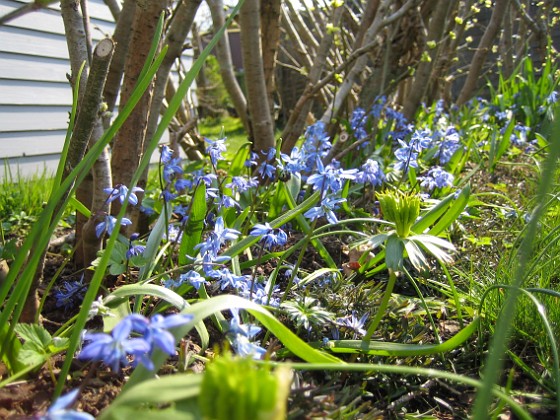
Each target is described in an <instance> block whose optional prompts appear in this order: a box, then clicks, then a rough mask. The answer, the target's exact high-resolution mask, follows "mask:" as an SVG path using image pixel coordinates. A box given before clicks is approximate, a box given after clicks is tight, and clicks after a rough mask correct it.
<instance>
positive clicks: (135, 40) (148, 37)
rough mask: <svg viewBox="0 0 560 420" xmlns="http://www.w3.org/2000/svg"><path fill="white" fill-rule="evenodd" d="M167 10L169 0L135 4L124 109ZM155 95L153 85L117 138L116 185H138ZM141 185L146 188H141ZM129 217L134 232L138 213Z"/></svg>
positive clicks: (132, 211) (122, 100)
mask: <svg viewBox="0 0 560 420" xmlns="http://www.w3.org/2000/svg"><path fill="white" fill-rule="evenodd" d="M165 7H167V1H166V0H150V1H146V2H144V1H142V2H138V3H137V5H136V12H135V14H134V20H133V22H132V28H131V33H132V37H131V39H130V44H129V46H128V54H127V56H126V60H125V67H124V68H125V73H124V80H123V86H122V91H121V97H120V105H121V106H124V104H126V103H127V102H128V100H129V97H130V94H131V93H132V91H133V89H134V87H135V86H136V83H137V82H138V77H139V76H140V72H141V71H142V68H143V66H144V63H145V62H146V59H147V57H148V52H149V50H150V46H151V44H152V40H153V37H154V34H155V30H156V26H157V22H158V19H159V16H160V15H161V12H162V11H163V10H164V9H165ZM121 15H122V13H121ZM152 94H153V83H152V86H151V87H149V88H148V89H147V90H146V92H145V93H144V95H143V96H142V98H141V99H140V101H139V102H138V104H137V105H136V107H135V108H134V110H133V111H132V113H131V114H130V116H129V117H128V118H127V120H126V121H125V122H124V123H123V125H122V127H121V129H120V130H119V132H118V133H117V135H116V137H115V140H114V143H113V153H112V158H111V172H112V174H113V186H116V185H126V186H129V187H130V188H132V187H135V185H130V183H131V181H132V177H133V175H134V172H136V169H137V168H138V165H139V163H140V160H141V158H142V153H143V151H144V141H145V135H146V129H147V126H148V116H149V113H150V105H151V102H152ZM139 186H140V187H143V186H142V185H139ZM114 204H115V205H113V206H112V213H113V214H115V215H116V214H118V212H119V211H120V203H118V202H116V201H115V202H114ZM128 217H129V218H130V219H131V220H132V222H133V224H132V226H131V229H132V230H133V231H134V229H135V228H136V221H137V219H138V210H137V209H136V208H130V209H129V211H128Z"/></svg>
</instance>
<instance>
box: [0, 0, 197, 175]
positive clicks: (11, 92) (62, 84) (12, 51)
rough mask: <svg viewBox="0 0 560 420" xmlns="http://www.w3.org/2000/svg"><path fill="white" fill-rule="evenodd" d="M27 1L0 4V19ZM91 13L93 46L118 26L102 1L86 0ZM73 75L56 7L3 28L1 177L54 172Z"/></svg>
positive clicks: (1, 1) (0, 61)
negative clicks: (68, 79) (71, 76)
mask: <svg viewBox="0 0 560 420" xmlns="http://www.w3.org/2000/svg"><path fill="white" fill-rule="evenodd" d="M26 2H27V1H23V0H0V16H3V15H5V14H6V13H8V12H10V11H12V10H14V9H16V8H18V7H20V6H21V5H23V4H25V3H26ZM88 9H89V14H90V18H91V23H92V28H93V30H92V36H93V40H94V44H95V41H98V40H100V39H102V38H103V37H104V36H105V35H106V34H107V35H110V34H111V33H112V32H113V28H114V22H113V19H112V16H111V13H110V11H109V9H108V7H107V6H106V5H105V3H104V2H103V0H88ZM185 58H186V59H189V57H187V56H184V57H183V59H185ZM69 72H70V63H69V60H68V49H67V45H66V39H65V37H64V24H63V22H62V17H61V16H60V10H59V5H58V4H55V5H53V6H52V7H51V8H49V9H42V10H37V11H34V12H31V13H28V14H27V15H25V16H22V17H20V18H17V19H14V20H12V21H10V22H9V23H8V24H7V25H4V26H0V165H3V167H0V179H1V178H4V177H5V176H6V175H7V174H12V176H15V175H16V174H18V173H19V174H20V175H22V176H30V175H32V174H35V173H43V171H44V169H45V168H46V170H47V172H50V173H54V171H55V170H56V167H57V165H58V158H59V154H60V152H61V150H62V146H63V143H64V138H65V135H66V128H67V122H68V117H69V111H70V109H71V105H72V90H71V87H70V85H69V83H68V81H67V79H66V74H67V73H69ZM165 140H166V139H163V141H165Z"/></svg>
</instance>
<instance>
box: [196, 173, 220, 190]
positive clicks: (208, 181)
mask: <svg viewBox="0 0 560 420" xmlns="http://www.w3.org/2000/svg"><path fill="white" fill-rule="evenodd" d="M217 180H218V177H217V176H216V174H212V173H210V174H205V173H204V172H202V171H198V172H197V173H196V174H195V181H194V183H195V184H198V183H199V182H200V181H202V182H204V185H206V186H207V187H211V186H212V184H213V183H214V181H217Z"/></svg>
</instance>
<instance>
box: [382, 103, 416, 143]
mask: <svg viewBox="0 0 560 420" xmlns="http://www.w3.org/2000/svg"><path fill="white" fill-rule="evenodd" d="M385 115H386V117H387V120H393V121H394V124H395V127H394V129H393V130H392V131H391V132H390V133H389V134H390V135H391V136H392V137H393V138H403V137H405V136H407V135H408V134H410V132H411V131H412V125H410V124H409V123H408V120H407V119H406V118H405V116H404V115H403V114H402V113H401V112H399V111H397V110H395V109H393V108H391V107H386V108H385Z"/></svg>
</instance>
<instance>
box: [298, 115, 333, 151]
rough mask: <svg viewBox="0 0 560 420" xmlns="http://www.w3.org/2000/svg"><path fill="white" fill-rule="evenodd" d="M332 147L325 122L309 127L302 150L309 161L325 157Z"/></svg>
mask: <svg viewBox="0 0 560 420" xmlns="http://www.w3.org/2000/svg"><path fill="white" fill-rule="evenodd" d="M331 147H332V143H331V140H330V137H329V135H328V134H327V131H326V126H325V123H324V122H322V121H318V122H316V123H315V124H313V125H310V126H309V127H307V129H306V130H305V141H304V143H303V147H302V149H303V152H304V153H305V155H306V156H307V157H308V159H313V160H315V159H318V158H319V159H321V158H323V157H325V156H326V155H327V154H328V152H329V150H330V149H331Z"/></svg>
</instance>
